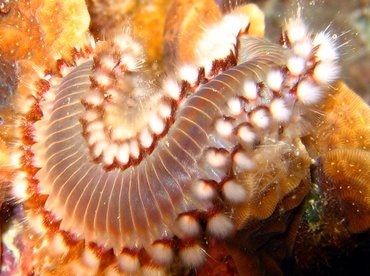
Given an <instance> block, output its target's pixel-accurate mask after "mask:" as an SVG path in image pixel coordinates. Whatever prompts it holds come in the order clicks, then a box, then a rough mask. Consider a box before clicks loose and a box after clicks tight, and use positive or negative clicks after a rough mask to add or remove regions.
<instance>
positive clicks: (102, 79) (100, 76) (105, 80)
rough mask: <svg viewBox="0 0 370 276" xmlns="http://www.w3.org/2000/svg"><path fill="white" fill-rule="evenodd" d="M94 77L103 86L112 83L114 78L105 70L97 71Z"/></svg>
mask: <svg viewBox="0 0 370 276" xmlns="http://www.w3.org/2000/svg"><path fill="white" fill-rule="evenodd" d="M94 79H95V81H96V82H97V83H98V84H99V85H100V86H102V87H107V86H110V85H111V84H112V79H111V78H110V77H109V76H107V75H106V74H105V73H103V72H96V73H95V74H94Z"/></svg>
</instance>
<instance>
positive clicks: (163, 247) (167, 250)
mask: <svg viewBox="0 0 370 276" xmlns="http://www.w3.org/2000/svg"><path fill="white" fill-rule="evenodd" d="M149 253H150V256H151V257H152V259H153V260H154V261H155V262H156V263H158V264H161V265H169V264H171V262H172V260H173V257H174V253H173V250H172V248H171V246H170V245H169V244H164V243H155V244H153V245H152V246H151V247H150V249H149Z"/></svg>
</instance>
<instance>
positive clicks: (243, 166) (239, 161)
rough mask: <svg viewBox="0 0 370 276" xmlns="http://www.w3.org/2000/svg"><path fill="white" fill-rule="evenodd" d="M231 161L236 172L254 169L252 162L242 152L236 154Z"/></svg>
mask: <svg viewBox="0 0 370 276" xmlns="http://www.w3.org/2000/svg"><path fill="white" fill-rule="evenodd" d="M233 160H234V163H235V165H236V166H237V169H236V170H237V171H244V170H252V169H254V167H255V164H254V162H253V160H252V159H251V158H249V156H248V155H247V154H246V153H245V152H242V151H238V152H236V153H235V154H234V156H233Z"/></svg>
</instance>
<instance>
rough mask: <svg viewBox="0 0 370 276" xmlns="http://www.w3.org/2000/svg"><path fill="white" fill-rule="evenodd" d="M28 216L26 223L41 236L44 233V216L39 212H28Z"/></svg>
mask: <svg viewBox="0 0 370 276" xmlns="http://www.w3.org/2000/svg"><path fill="white" fill-rule="evenodd" d="M27 217H28V225H29V226H31V228H32V230H33V232H35V233H36V234H37V235H40V236H43V235H45V234H46V231H47V229H46V226H45V225H44V217H43V216H42V215H41V214H30V215H28V216H27Z"/></svg>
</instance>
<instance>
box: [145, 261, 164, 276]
mask: <svg viewBox="0 0 370 276" xmlns="http://www.w3.org/2000/svg"><path fill="white" fill-rule="evenodd" d="M140 275H142V276H166V275H167V273H166V271H165V270H164V269H163V268H162V267H158V266H153V265H149V264H145V265H144V266H143V267H142V268H141V273H140Z"/></svg>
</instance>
